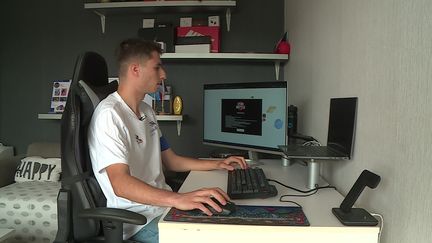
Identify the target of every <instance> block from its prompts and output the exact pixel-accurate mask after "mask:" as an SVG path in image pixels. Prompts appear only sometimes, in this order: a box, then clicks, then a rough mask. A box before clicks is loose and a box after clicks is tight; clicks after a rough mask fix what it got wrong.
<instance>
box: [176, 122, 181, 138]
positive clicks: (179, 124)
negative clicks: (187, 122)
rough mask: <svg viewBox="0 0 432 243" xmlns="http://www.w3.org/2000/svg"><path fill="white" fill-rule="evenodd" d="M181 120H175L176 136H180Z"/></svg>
mask: <svg viewBox="0 0 432 243" xmlns="http://www.w3.org/2000/svg"><path fill="white" fill-rule="evenodd" d="M181 123H182V122H181V121H177V136H180V132H181Z"/></svg>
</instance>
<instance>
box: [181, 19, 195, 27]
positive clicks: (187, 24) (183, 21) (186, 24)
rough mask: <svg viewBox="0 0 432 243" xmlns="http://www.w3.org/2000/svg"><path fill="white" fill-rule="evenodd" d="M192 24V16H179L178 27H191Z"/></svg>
mask: <svg viewBox="0 0 432 243" xmlns="http://www.w3.org/2000/svg"><path fill="white" fill-rule="evenodd" d="M191 26H192V18H191V17H187V18H180V27H191Z"/></svg>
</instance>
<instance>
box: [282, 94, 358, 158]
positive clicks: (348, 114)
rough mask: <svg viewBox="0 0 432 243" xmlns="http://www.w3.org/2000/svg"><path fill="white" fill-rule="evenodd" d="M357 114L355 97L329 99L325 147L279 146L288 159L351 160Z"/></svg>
mask: <svg viewBox="0 0 432 243" xmlns="http://www.w3.org/2000/svg"><path fill="white" fill-rule="evenodd" d="M356 113H357V97H349V98H331V99H330V114H329V127H328V133H327V146H301V145H298V144H289V145H286V146H285V145H280V146H279V148H280V149H281V150H282V152H283V153H284V154H285V156H287V157H288V158H298V159H328V160H336V159H351V156H352V151H353V148H354V146H353V145H354V134H355V124H356Z"/></svg>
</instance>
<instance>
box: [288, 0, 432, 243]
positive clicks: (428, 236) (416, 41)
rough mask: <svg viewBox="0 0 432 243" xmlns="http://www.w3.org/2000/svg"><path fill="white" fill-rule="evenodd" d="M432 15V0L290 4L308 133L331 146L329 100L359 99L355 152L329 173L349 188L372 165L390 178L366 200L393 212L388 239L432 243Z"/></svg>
mask: <svg viewBox="0 0 432 243" xmlns="http://www.w3.org/2000/svg"><path fill="white" fill-rule="evenodd" d="M431 13H432V1H430V0H411V1H407V0H379V1H378V0H360V1H359V0H286V29H287V31H288V32H289V40H290V42H291V45H292V52H291V57H290V61H289V62H288V63H287V64H286V65H285V70H284V71H285V77H286V79H287V80H288V85H289V101H290V103H291V104H295V105H297V106H298V107H299V116H300V117H299V129H300V131H301V132H303V133H305V134H308V135H312V136H314V137H317V138H318V139H319V140H320V141H322V142H325V141H326V139H327V137H326V136H327V126H328V109H329V98H330V97H343V96H358V97H359V106H358V120H357V133H356V140H355V151H354V153H355V154H354V158H353V159H352V160H351V161H336V162H327V163H324V164H323V165H324V166H323V168H322V175H323V176H324V177H325V178H326V179H327V180H328V181H329V182H331V183H332V184H333V185H335V186H336V187H337V188H338V189H339V191H340V192H341V193H343V194H346V193H347V192H348V191H349V189H350V188H351V186H352V184H353V183H354V181H355V180H356V179H357V177H358V176H359V174H360V173H361V171H362V170H363V169H369V170H371V171H373V172H375V173H377V174H379V175H380V176H381V178H382V179H381V183H380V184H379V186H378V187H377V188H376V189H374V190H371V189H365V191H364V192H363V194H362V195H361V197H360V199H359V201H358V203H357V206H360V207H364V208H366V209H367V210H369V211H370V212H376V213H380V214H382V215H383V216H384V219H385V228H384V232H383V236H382V237H383V238H382V242H385V243H396V242H432V233H431V232H432V231H431V229H432V202H431V201H432V179H431V177H432V176H431V174H432V122H431V121H432V82H431V79H432V14H431ZM317 203H318V202H317Z"/></svg>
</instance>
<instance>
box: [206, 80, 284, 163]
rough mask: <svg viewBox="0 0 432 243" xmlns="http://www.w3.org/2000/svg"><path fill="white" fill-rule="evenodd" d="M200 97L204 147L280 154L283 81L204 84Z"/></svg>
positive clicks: (282, 140)
mask: <svg viewBox="0 0 432 243" xmlns="http://www.w3.org/2000/svg"><path fill="white" fill-rule="evenodd" d="M203 94H204V99H203V100H204V111H203V114H204V132H203V134H204V136H203V143H204V144H210V145H216V146H222V147H228V148H234V149H243V150H247V151H249V152H263V153H271V154H281V152H280V149H279V148H278V145H285V144H286V143H287V130H286V129H287V82H286V81H282V82H257V83H228V84H226V83H225V84H205V85H204V91H203ZM252 154H254V153H250V154H249V157H251V155H252Z"/></svg>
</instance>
